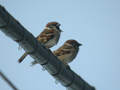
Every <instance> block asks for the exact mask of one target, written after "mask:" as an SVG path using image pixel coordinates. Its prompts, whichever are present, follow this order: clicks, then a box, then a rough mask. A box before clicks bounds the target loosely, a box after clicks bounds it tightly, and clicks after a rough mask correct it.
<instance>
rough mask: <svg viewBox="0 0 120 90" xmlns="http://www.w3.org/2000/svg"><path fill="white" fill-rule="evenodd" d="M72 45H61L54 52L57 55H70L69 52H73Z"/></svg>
mask: <svg viewBox="0 0 120 90" xmlns="http://www.w3.org/2000/svg"><path fill="white" fill-rule="evenodd" d="M72 48H73V47H72V46H66V45H64V46H62V47H60V48H59V49H58V50H56V51H54V52H53V54H54V55H55V56H65V55H68V54H71V52H72Z"/></svg>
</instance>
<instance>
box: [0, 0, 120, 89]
mask: <svg viewBox="0 0 120 90" xmlns="http://www.w3.org/2000/svg"><path fill="white" fill-rule="evenodd" d="M0 4H1V5H3V6H4V7H5V8H6V9H7V10H8V11H9V12H10V13H11V14H12V15H13V16H14V17H15V18H16V19H17V20H18V21H19V22H20V23H21V24H22V25H23V26H24V27H25V28H27V30H29V31H30V32H31V33H33V35H34V36H37V35H38V34H39V33H40V32H41V31H42V29H43V28H44V26H45V24H46V23H47V22H50V21H58V22H60V23H61V29H62V30H63V31H64V32H63V33H62V35H61V38H60V41H59V43H58V45H57V46H55V47H54V48H52V50H55V49H57V48H58V47H59V46H61V45H62V44H63V43H64V42H65V41H66V40H68V39H76V40H78V41H79V42H81V43H82V44H83V46H82V47H81V48H80V51H79V53H78V55H77V57H76V58H75V60H74V61H73V62H72V63H70V66H71V68H72V69H73V70H74V71H75V72H76V73H77V74H79V75H80V76H81V77H82V78H83V79H84V80H86V81H87V82H88V83H89V84H91V85H93V86H95V87H96V88H97V90H120V25H119V24H120V0H59V1H58V0H0ZM23 53H24V50H18V44H17V43H15V42H14V41H12V40H11V39H10V38H8V37H6V36H5V35H4V34H3V33H2V32H0V69H1V70H2V71H3V72H4V73H5V74H6V75H7V77H9V79H10V80H11V81H12V82H13V83H14V84H15V85H16V86H17V87H18V88H19V89H20V90H65V88H64V87H63V86H62V85H61V84H57V85H56V84H55V80H54V78H53V77H52V76H50V75H49V73H48V72H47V71H42V67H41V66H40V65H36V66H34V67H30V63H31V61H33V59H32V58H31V57H30V56H28V57H27V58H26V59H25V61H24V62H23V63H22V64H18V62H17V60H18V58H19V57H20V56H21V55H22V54H23ZM0 90H11V88H10V87H9V86H8V85H7V84H6V83H5V82H4V81H3V80H2V79H1V78H0Z"/></svg>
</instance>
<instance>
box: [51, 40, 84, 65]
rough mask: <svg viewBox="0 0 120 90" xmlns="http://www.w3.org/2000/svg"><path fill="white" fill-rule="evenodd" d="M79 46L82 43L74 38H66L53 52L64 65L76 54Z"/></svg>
mask: <svg viewBox="0 0 120 90" xmlns="http://www.w3.org/2000/svg"><path fill="white" fill-rule="evenodd" d="M79 46H82V44H81V43H78V42H77V41H76V40H72V39H71V40H67V41H66V42H65V43H64V44H63V45H62V46H61V47H60V48H58V49H57V50H55V51H53V54H54V55H55V56H56V57H57V58H58V59H59V60H60V61H62V62H63V63H64V64H65V65H68V63H70V62H72V61H73V60H74V59H75V57H76V56H77V54H78V51H79Z"/></svg>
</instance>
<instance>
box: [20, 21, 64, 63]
mask: <svg viewBox="0 0 120 90" xmlns="http://www.w3.org/2000/svg"><path fill="white" fill-rule="evenodd" d="M61 32H62V30H61V29H60V24H59V23H58V22H49V23H48V24H47V25H46V26H45V29H44V30H43V32H41V33H40V34H39V35H38V36H37V38H36V39H37V40H38V42H40V43H42V44H43V45H44V46H45V47H46V48H51V47H53V46H54V45H56V44H57V43H58V41H59V38H60V34H61ZM27 55H28V53H27V52H25V53H24V54H23V55H22V56H21V57H20V58H19V60H18V62H19V63H21V62H22V61H23V60H24V58H25V57H26V56H27Z"/></svg>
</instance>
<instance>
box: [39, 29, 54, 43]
mask: <svg viewBox="0 0 120 90" xmlns="http://www.w3.org/2000/svg"><path fill="white" fill-rule="evenodd" d="M54 36H55V34H54V30H52V29H50V30H49V29H45V30H44V31H43V32H41V34H40V35H39V36H38V37H37V40H38V41H39V42H41V43H43V44H45V43H47V42H48V41H49V40H51V39H53V38H54Z"/></svg>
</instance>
